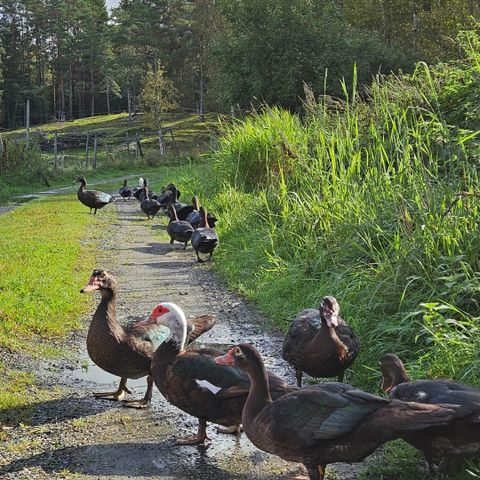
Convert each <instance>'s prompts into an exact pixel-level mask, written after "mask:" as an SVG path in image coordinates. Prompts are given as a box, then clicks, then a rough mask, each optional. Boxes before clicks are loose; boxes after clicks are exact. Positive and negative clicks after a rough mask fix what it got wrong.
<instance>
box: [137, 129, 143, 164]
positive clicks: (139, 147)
mask: <svg viewBox="0 0 480 480" xmlns="http://www.w3.org/2000/svg"><path fill="white" fill-rule="evenodd" d="M136 140H137V141H136V143H137V158H138V157H139V155H140V157H142V158H143V151H142V145H141V144H140V135H139V134H138V133H137V134H136Z"/></svg>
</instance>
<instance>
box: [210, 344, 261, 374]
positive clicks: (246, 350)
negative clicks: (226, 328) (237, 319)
mask: <svg viewBox="0 0 480 480" xmlns="http://www.w3.org/2000/svg"><path fill="white" fill-rule="evenodd" d="M215 363H216V364H217V365H229V366H232V367H238V368H241V369H242V370H246V371H247V372H248V371H250V370H252V368H254V367H258V365H263V360H262V357H261V356H260V353H258V350H257V349H256V348H255V347H254V346H253V345H249V344H247V343H242V344H240V345H236V346H235V347H232V348H231V349H230V350H229V351H228V352H227V353H226V354H225V355H223V356H220V357H216V358H215Z"/></svg>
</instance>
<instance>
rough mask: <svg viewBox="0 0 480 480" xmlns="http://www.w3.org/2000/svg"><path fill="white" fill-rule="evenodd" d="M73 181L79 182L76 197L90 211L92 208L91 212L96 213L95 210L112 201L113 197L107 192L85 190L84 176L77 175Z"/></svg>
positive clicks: (85, 181)
mask: <svg viewBox="0 0 480 480" xmlns="http://www.w3.org/2000/svg"><path fill="white" fill-rule="evenodd" d="M75 182H80V183H81V185H80V188H79V189H78V192H77V198H78V199H79V200H80V202H81V203H83V204H84V205H85V206H86V207H88V208H90V213H92V210H94V212H93V213H94V215H96V214H97V210H99V209H100V208H103V207H104V206H105V205H108V204H109V203H112V202H113V197H112V196H111V195H109V194H108V193H104V192H100V191H98V190H87V180H85V177H77V179H76V180H75Z"/></svg>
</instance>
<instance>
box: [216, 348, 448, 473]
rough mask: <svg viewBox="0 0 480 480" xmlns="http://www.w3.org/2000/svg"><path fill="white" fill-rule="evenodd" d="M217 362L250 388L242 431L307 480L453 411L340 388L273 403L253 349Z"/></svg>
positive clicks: (440, 421)
mask: <svg viewBox="0 0 480 480" xmlns="http://www.w3.org/2000/svg"><path fill="white" fill-rule="evenodd" d="M216 362H217V363H218V364H220V365H230V366H235V367H238V368H241V369H243V370H244V371H245V372H246V373H247V374H248V376H249V377H250V381H251V387H250V392H249V394H248V398H247V401H246V403H245V408H244V410H243V415H242V422H243V428H244V430H245V433H246V435H247V437H248V438H249V439H250V441H251V442H252V443H253V444H254V445H256V446H257V447H258V448H260V449H261V450H264V451H266V452H269V453H273V454H275V455H278V456H279V457H281V458H284V459H285V460H289V461H292V462H299V463H302V464H303V465H305V467H306V468H307V471H308V474H309V476H310V479H311V480H321V479H323V478H324V474H325V468H326V465H327V464H329V463H334V462H358V461H360V460H362V459H363V458H365V457H366V456H367V455H369V454H371V453H372V452H373V451H374V450H375V449H376V448H378V447H379V446H380V445H382V444H383V443H385V442H387V441H389V440H393V439H395V438H399V437H401V436H402V434H403V433H404V432H406V431H410V430H421V429H424V428H428V427H431V426H434V425H444V424H447V423H448V422H450V421H451V419H452V417H453V415H454V413H455V408H456V407H455V406H451V405H447V406H440V405H424V404H421V403H407V402H402V401H400V400H389V399H385V398H381V397H378V396H376V395H371V394H370V393H367V392H363V391H362V390H357V389H356V388H353V387H352V386H350V385H347V384H344V383H322V384H318V385H314V386H311V387H306V388H303V389H300V390H297V391H296V392H293V393H289V394H287V395H284V396H282V397H281V398H279V399H277V400H274V401H273V400H272V398H271V395H270V392H269V390H268V380H267V375H266V371H265V367H264V365H263V361H262V358H261V357H260V354H259V353H258V351H257V350H256V349H255V348H254V347H253V346H251V345H245V344H244V345H238V346H236V347H233V348H232V349H231V350H229V352H228V353H227V354H226V355H225V356H223V357H218V358H217V359H216Z"/></svg>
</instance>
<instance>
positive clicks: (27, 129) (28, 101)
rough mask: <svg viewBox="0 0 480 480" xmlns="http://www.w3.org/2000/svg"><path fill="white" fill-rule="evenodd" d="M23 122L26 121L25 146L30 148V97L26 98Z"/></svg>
mask: <svg viewBox="0 0 480 480" xmlns="http://www.w3.org/2000/svg"><path fill="white" fill-rule="evenodd" d="M25 123H26V125H25V126H26V135H27V148H30V99H29V98H27V106H26V113H25Z"/></svg>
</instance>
